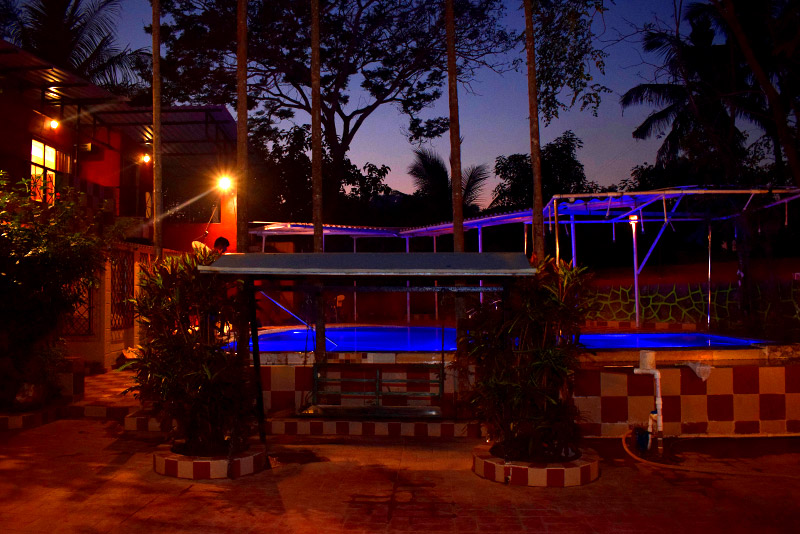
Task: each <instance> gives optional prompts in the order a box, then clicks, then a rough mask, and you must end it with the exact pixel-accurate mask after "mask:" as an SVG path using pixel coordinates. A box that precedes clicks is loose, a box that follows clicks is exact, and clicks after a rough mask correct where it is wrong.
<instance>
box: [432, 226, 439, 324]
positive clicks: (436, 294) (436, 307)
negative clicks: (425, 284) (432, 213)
mask: <svg viewBox="0 0 800 534" xmlns="http://www.w3.org/2000/svg"><path fill="white" fill-rule="evenodd" d="M433 252H434V254H435V253H436V235H435V234H434V236H433ZM433 285H434V287H435V286H438V285H439V281H438V280H434V281H433ZM433 318H434V319H436V320H437V321H438V320H439V292H438V291H434V293H433Z"/></svg>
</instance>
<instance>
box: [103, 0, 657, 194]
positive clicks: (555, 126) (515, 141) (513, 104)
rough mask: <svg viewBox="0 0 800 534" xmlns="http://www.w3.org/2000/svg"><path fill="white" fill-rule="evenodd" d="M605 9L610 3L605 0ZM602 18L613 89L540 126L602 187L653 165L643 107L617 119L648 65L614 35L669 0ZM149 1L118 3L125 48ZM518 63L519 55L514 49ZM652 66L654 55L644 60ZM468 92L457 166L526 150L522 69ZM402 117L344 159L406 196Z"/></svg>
mask: <svg viewBox="0 0 800 534" xmlns="http://www.w3.org/2000/svg"><path fill="white" fill-rule="evenodd" d="M606 3H607V4H610V2H606ZM507 5H508V6H509V7H508V10H507V20H506V22H507V24H508V25H509V26H511V27H512V28H514V29H517V30H519V29H521V28H522V27H523V26H524V20H523V14H522V9H521V7H519V6H521V2H519V1H518V0H507ZM608 7H609V10H608V12H606V13H605V15H604V17H603V19H598V20H597V21H596V22H595V32H596V33H597V34H598V36H599V40H600V42H599V45H600V47H602V48H604V49H605V50H606V52H608V54H609V57H608V58H606V72H605V75H604V76H603V75H600V74H599V73H598V72H593V75H594V76H595V79H596V80H598V81H600V82H601V83H603V84H604V85H606V86H607V87H609V88H610V89H611V90H612V92H611V93H608V94H605V95H603V101H602V104H601V106H600V109H599V113H598V116H597V117H593V116H592V115H591V113H590V112H588V111H585V112H580V111H579V110H578V109H574V110H572V111H569V112H567V113H563V114H561V116H560V117H559V118H558V119H556V120H554V121H553V122H552V123H551V124H550V125H549V126H547V127H544V125H542V128H541V135H542V144H545V143H547V142H549V141H552V140H553V139H554V138H556V137H558V136H559V135H561V134H562V133H563V132H564V131H565V130H572V131H574V132H575V133H576V135H577V136H578V137H579V138H580V139H582V140H583V143H584V146H583V149H581V150H580V151H579V152H578V159H579V160H580V161H581V163H583V165H584V167H585V170H586V176H587V178H588V179H589V180H594V181H596V182H598V183H599V184H601V185H609V184H612V183H616V182H619V181H620V180H622V179H623V178H626V177H628V176H629V174H630V170H631V168H632V167H633V166H634V165H637V164H640V163H644V162H650V163H652V162H653V161H654V160H655V154H656V150H657V148H658V146H659V144H660V141H659V140H657V139H650V140H647V141H638V140H636V139H633V137H632V136H631V132H632V131H633V129H634V128H635V127H636V126H637V125H638V124H639V123H640V122H641V121H642V119H644V118H645V117H646V116H647V114H648V113H649V111H650V109H649V108H647V107H637V108H630V109H628V110H626V112H625V113H624V114H623V112H622V108H621V107H620V105H619V98H620V96H621V95H622V94H623V93H624V92H625V91H626V90H628V89H630V88H631V87H633V86H634V85H636V84H637V83H641V82H643V81H649V79H650V77H651V75H652V74H651V72H652V68H651V67H649V66H648V65H647V64H645V63H644V62H643V58H642V55H641V52H640V50H641V48H640V45H639V41H638V40H628V41H627V42H617V43H613V44H612V41H615V40H617V38H618V37H619V35H620V34H628V33H630V31H631V25H630V24H631V23H633V24H636V25H637V26H641V25H642V24H643V23H645V22H652V21H654V19H655V17H656V16H659V17H660V18H661V20H669V19H670V17H671V13H672V2H671V1H669V0H616V2H615V3H614V4H610V5H609V6H608ZM150 9H151V8H150V2H149V1H148V0H124V2H123V14H122V18H121V21H120V25H119V40H120V42H121V43H122V44H125V43H130V44H131V46H132V47H134V48H137V47H146V48H148V49H149V48H150V44H151V40H150V36H149V35H147V34H145V33H144V30H143V28H144V26H145V24H149V23H150V21H151V17H152V15H151V10H150ZM516 53H517V54H519V55H520V57H523V58H524V50H518V51H517V52H516ZM645 59H646V60H648V61H649V62H650V63H657V62H658V58H652V57H651V58H645ZM472 89H473V91H474V94H470V93H468V92H467V91H466V90H465V89H464V88H463V87H459V115H460V119H461V136H462V138H463V144H462V148H461V152H462V160H463V163H462V165H463V167H467V166H469V165H477V164H481V163H485V164H487V165H488V166H489V168H490V169H493V168H494V161H495V158H497V157H498V156H501V155H510V154H515V153H528V152H529V149H530V141H529V137H528V132H529V129H528V116H527V109H528V104H527V81H526V73H525V70H524V65H523V67H522V71H521V72H509V73H505V74H503V75H499V74H496V73H493V72H491V71H485V72H482V73H480V74H479V76H478V80H477V82H476V83H473V85H472ZM443 94H444V96H443V97H442V98H441V99H440V101H439V102H438V103H437V105H436V107H435V108H434V109H432V110H429V111H428V114H427V115H426V116H428V117H433V116H447V114H448V111H447V97H446V95H447V88H446V87H444V88H443ZM295 121H296V122H297V123H299V124H302V123H306V122H309V121H310V119H309V118H308V117H303V116H302V115H300V114H298V116H297V117H296V118H295ZM406 125H407V120H406V118H405V117H404V116H403V115H401V114H400V113H399V112H398V111H397V110H396V109H394V108H392V107H386V106H384V107H382V108H379V109H378V110H377V111H376V112H375V113H373V114H372V115H371V116H370V118H369V119H368V120H367V121H366V122H365V124H364V126H363V127H362V128H361V130H359V132H358V133H357V134H356V138H355V140H354V142H353V144H352V147H351V150H350V153H349V155H350V159H351V160H352V161H353V162H354V163H356V164H357V165H359V166H361V165H363V164H364V163H366V162H372V163H375V164H386V165H388V166H389V167H391V169H392V171H391V173H390V174H389V177H388V179H387V183H388V184H389V186H391V187H392V188H395V189H398V190H400V191H403V192H406V193H411V192H412V191H413V190H414V187H413V183H412V181H411V179H410V177H409V176H408V174H407V168H408V166H409V164H410V163H411V160H412V149H413V148H414V147H413V146H412V145H410V144H409V143H408V141H407V140H406V138H405V136H404V134H403V131H404V128H405V126H406ZM429 146H430V147H432V148H433V149H434V150H436V151H437V152H438V153H439V154H441V155H442V156H443V157H445V158H446V157H447V156H448V154H449V152H450V149H449V137H448V136H447V134H445V135H444V136H442V137H441V138H439V139H437V140H435V141H433V142H431V143H430V145H429ZM496 183H497V180H494V179H493V180H492V181H491V182H490V183H489V184H488V185H487V187H486V188H485V190H484V194H483V197H484V198H483V202H482V203H483V204H484V205H485V204H488V202H489V201H490V200H491V190H492V189H493V188H494V186H495V184H496Z"/></svg>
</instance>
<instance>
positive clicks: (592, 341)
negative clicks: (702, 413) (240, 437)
mask: <svg viewBox="0 0 800 534" xmlns="http://www.w3.org/2000/svg"><path fill="white" fill-rule="evenodd" d="M325 335H326V337H327V338H328V342H327V343H326V350H327V351H328V352H439V351H441V350H442V329H441V328H437V327H431V326H411V327H405V326H359V327H353V326H348V327H328V328H327V329H326V330H325ZM757 342H758V341H757V340H753V339H741V338H734V337H726V336H715V335H710V334H704V333H699V332H692V333H660V334H640V333H624V334H583V335H582V336H581V343H583V345H584V346H586V348H587V349H589V350H615V349H617V350H619V349H628V350H638V349H686V348H716V349H720V348H723V349H724V348H737V347H738V348H741V347H748V346H750V345H752V344H753V343H757ZM258 344H259V350H260V351H263V352H305V351H309V352H310V351H313V350H314V333H313V332H312V331H310V330H306V329H305V328H298V329H294V330H280V331H276V332H266V333H263V334H261V335H259V336H258ZM251 347H252V345H251ZM444 350H446V351H454V350H456V332H455V329H454V328H445V329H444Z"/></svg>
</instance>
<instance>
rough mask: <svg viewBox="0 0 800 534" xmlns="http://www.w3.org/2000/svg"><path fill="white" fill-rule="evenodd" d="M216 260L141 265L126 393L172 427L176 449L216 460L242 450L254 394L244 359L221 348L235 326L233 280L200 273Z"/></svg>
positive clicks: (209, 255)
mask: <svg viewBox="0 0 800 534" xmlns="http://www.w3.org/2000/svg"><path fill="white" fill-rule="evenodd" d="M217 257H218V254H217V253H216V252H214V251H210V250H198V251H196V254H184V255H181V256H172V257H167V258H165V259H164V260H163V261H162V262H154V263H152V264H149V265H145V266H143V269H142V273H141V275H140V278H139V293H138V295H137V297H136V299H135V301H134V308H135V310H136V313H137V314H138V316H139V320H140V321H141V324H142V334H143V339H142V344H141V345H140V346H139V347H137V358H136V359H135V360H134V361H133V362H132V363H131V364H130V366H131V367H132V368H133V369H134V370H135V373H136V386H134V387H133V388H131V390H133V391H135V392H136V395H137V397H138V398H139V399H140V400H141V401H142V402H143V403H148V404H152V406H153V409H154V411H155V413H156V415H157V417H159V418H160V419H161V421H162V423H164V424H167V425H171V424H172V423H173V421H174V422H175V423H176V425H175V427H174V428H173V432H172V437H173V438H175V439H176V440H179V441H177V442H176V445H175V447H174V449H175V451H176V452H180V453H182V454H190V455H201V456H210V455H221V454H227V453H231V452H238V451H240V450H243V449H244V448H246V443H247V438H248V437H249V436H250V433H251V428H252V426H251V424H252V422H253V416H254V413H253V402H252V401H253V398H254V396H253V394H252V391H251V388H250V387H249V382H248V380H247V377H246V370H247V368H246V365H245V363H246V362H245V361H244V360H243V359H242V358H240V357H239V356H237V355H236V354H234V353H233V352H232V351H227V350H225V348H224V345H225V343H226V342H227V339H226V337H225V336H224V335H223V334H224V333H225V332H226V331H227V330H228V329H229V328H230V326H231V325H233V324H237V322H236V321H237V309H238V307H237V297H235V296H231V295H238V294H239V293H240V292H239V291H237V289H238V287H237V286H238V282H230V281H225V280H223V279H222V278H221V277H219V276H216V275H209V274H200V273H199V271H198V269H197V267H198V266H199V265H208V264H210V263H211V262H213V261H214V260H215V259H216V258H217Z"/></svg>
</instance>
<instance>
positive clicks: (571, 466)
mask: <svg viewBox="0 0 800 534" xmlns="http://www.w3.org/2000/svg"><path fill="white" fill-rule="evenodd" d="M490 448H491V444H484V445H479V446H477V447H475V449H474V450H473V451H472V471H473V472H474V473H475V474H476V475H478V476H479V477H481V478H485V479H487V480H491V481H492V482H500V483H502V484H510V485H512V486H536V487H542V488H563V487H567V486H583V485H585V484H588V483H590V482H593V481H595V480H597V478H598V477H599V476H600V457H599V456H598V455H597V453H596V452H594V451H593V450H591V449H581V453H582V454H581V457H580V458H578V459H577V460H573V461H571V462H560V463H547V464H544V463H530V462H506V461H505V460H503V459H502V458H498V457H496V456H492V455H491V453H490V452H489V449H490Z"/></svg>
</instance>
